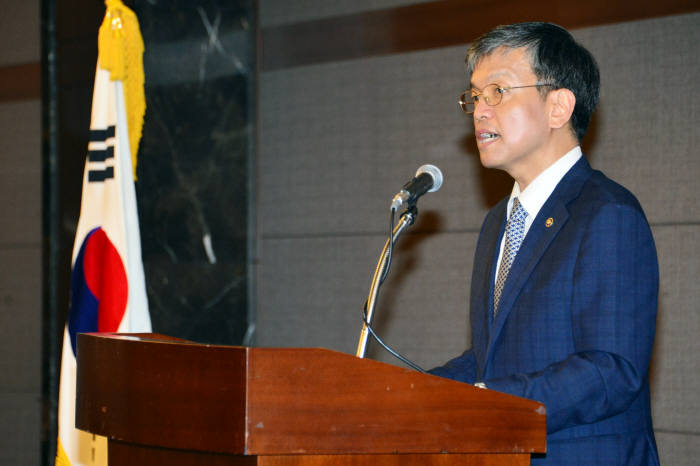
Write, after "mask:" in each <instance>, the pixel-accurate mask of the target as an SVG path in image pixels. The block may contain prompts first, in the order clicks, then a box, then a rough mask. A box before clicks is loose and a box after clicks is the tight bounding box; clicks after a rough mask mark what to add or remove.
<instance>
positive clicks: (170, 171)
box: [133, 0, 255, 344]
mask: <svg viewBox="0 0 700 466" xmlns="http://www.w3.org/2000/svg"><path fill="white" fill-rule="evenodd" d="M133 9H134V11H135V12H136V14H137V15H138V17H139V21H140V24H141V31H142V34H143V38H144V42H145V43H146V52H145V54H144V68H145V74H146V100H147V102H146V103H147V113H146V118H145V123H144V132H143V139H142V143H141V149H140V157H139V170H138V177H139V181H138V183H137V196H138V202H139V214H140V221H141V241H142V249H143V260H144V267H145V272H146V277H147V288H148V295H149V305H150V310H151V319H152V321H153V328H154V330H155V331H158V332H161V333H166V334H168V335H173V336H178V337H182V338H188V339H192V340H197V341H205V342H212V343H228V344H240V343H242V342H243V338H244V335H245V332H246V330H247V327H248V315H249V312H248V305H247V303H248V291H247V290H248V277H247V257H248V222H247V216H248V201H249V194H248V193H249V191H250V187H249V185H248V168H249V164H250V158H251V157H250V154H251V153H252V150H251V149H252V144H253V135H254V132H253V130H252V129H253V127H254V124H253V122H254V114H253V112H252V109H254V94H253V91H254V81H255V65H254V63H255V62H254V56H255V50H254V46H255V31H254V24H255V23H254V10H253V2H252V1H251V0H239V1H235V2H231V1H223V0H221V1H212V0H210V1H189V0H188V1H170V2H146V1H141V2H134V5H133Z"/></svg>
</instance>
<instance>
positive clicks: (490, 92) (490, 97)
mask: <svg viewBox="0 0 700 466" xmlns="http://www.w3.org/2000/svg"><path fill="white" fill-rule="evenodd" d="M498 89H499V86H498V84H489V85H488V86H486V87H485V88H484V90H483V92H482V94H483V96H484V100H485V101H486V103H487V104H488V105H490V106H492V107H493V106H494V105H498V104H500V103H501V95H502V94H501V93H500V92H498Z"/></svg>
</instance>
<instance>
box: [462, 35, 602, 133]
mask: <svg viewBox="0 0 700 466" xmlns="http://www.w3.org/2000/svg"><path fill="white" fill-rule="evenodd" d="M499 47H506V48H511V49H517V48H521V47H525V48H526V50H527V51H528V53H529V55H530V66H531V67H532V71H533V72H534V73H535V76H537V80H538V82H539V83H547V84H551V85H552V88H554V89H562V88H565V89H569V90H570V91H571V92H573V93H574V95H575V96H576V106H575V107H574V112H573V114H572V116H571V127H572V128H573V130H574V132H575V133H576V137H577V138H578V140H579V142H580V141H581V140H582V139H583V136H584V135H585V134H586V130H587V129H588V124H589V122H590V120H591V114H592V113H593V110H595V107H596V105H597V104H598V93H599V90H600V74H599V72H598V65H597V64H596V62H595V59H594V58H593V55H591V53H590V52H589V51H588V50H586V49H585V48H584V47H583V46H582V45H581V44H579V43H578V42H576V41H575V40H574V38H573V37H572V36H571V34H570V33H569V32H568V31H567V30H566V29H564V28H562V27H561V26H557V25H556V24H551V23H541V22H532V23H518V24H509V25H506V26H498V27H497V28H495V29H493V30H491V31H489V32H487V33H486V34H484V35H483V36H481V37H479V38H478V39H476V41H475V42H474V43H473V44H472V46H471V47H470V48H469V51H468V52H467V57H466V60H465V62H466V65H467V77H468V78H469V79H471V75H472V73H473V72H474V67H475V66H476V65H477V64H478V63H479V60H481V59H482V58H484V57H486V56H487V55H490V54H491V53H493V52H494V51H495V50H496V49H497V48H499ZM524 84H529V83H524ZM539 89H540V92H542V93H543V94H544V95H546V93H547V92H549V90H550V89H551V88H548V87H541V88H539Z"/></svg>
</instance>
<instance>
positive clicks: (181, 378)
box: [76, 334, 246, 454]
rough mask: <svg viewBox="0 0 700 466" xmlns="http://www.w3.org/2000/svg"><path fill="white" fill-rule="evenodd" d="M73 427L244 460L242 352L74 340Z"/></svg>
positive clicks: (84, 337) (141, 341) (113, 339)
mask: <svg viewBox="0 0 700 466" xmlns="http://www.w3.org/2000/svg"><path fill="white" fill-rule="evenodd" d="M77 359H78V385H77V393H76V425H77V426H78V427H79V428H81V429H83V430H87V431H89V432H92V433H96V434H100V435H105V436H108V437H111V438H116V439H119V440H124V441H129V442H135V443H141V444H150V445H158V446H161V447H171V448H181V449H192V450H201V451H213V452H227V453H239V454H243V453H244V442H245V425H244V422H243V419H245V396H244V395H245V359H246V350H245V348H236V347H223V346H209V345H197V344H191V343H187V342H185V343H182V342H176V341H173V340H172V338H170V337H165V338H163V339H161V340H158V337H154V338H150V337H146V338H140V337H136V336H127V335H122V336H113V335H108V336H99V337H98V336H94V337H90V335H89V334H81V335H79V336H78V358H77Z"/></svg>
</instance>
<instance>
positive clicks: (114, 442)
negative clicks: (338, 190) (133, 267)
mask: <svg viewBox="0 0 700 466" xmlns="http://www.w3.org/2000/svg"><path fill="white" fill-rule="evenodd" d="M77 359H78V379H77V402H76V427H78V428H79V429H83V430H86V431H88V432H92V433H94V434H98V435H103V436H106V437H108V438H109V464H110V466H119V465H129V466H131V465H161V464H162V465H166V464H167V465H171V466H179V465H207V466H218V465H265V466H306V465H337V466H346V465H347V466H364V465H396V466H399V465H411V466H413V465H415V466H418V465H499V466H502V465H527V464H530V454H531V453H543V452H544V451H545V447H546V422H545V409H544V406H543V405H541V404H540V403H536V402H534V401H530V400H525V399H522V398H517V397H514V396H509V395H504V394H502V393H498V392H494V391H491V390H483V389H479V388H475V387H472V386H470V385H467V384H462V383H458V382H453V381H450V380H447V379H443V378H440V377H434V376H431V375H425V374H420V373H418V372H415V371H413V370H408V369H404V368H401V367H396V366H392V365H388V364H384V363H380V362H377V361H372V360H367V359H359V358H356V357H355V356H350V355H347V354H342V353H337V352H334V351H329V350H323V349H312V348H295V349H290V348H284V349H273V348H244V347H232V346H216V345H202V344H196V343H192V342H188V341H185V340H178V339H174V338H171V337H166V336H163V335H158V334H100V333H96V334H80V335H79V336H78V357H77Z"/></svg>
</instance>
